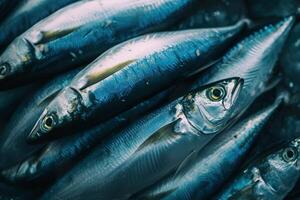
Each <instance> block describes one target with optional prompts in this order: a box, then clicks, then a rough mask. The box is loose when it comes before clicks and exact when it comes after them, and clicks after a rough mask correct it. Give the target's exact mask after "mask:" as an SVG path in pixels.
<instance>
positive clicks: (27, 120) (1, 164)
mask: <svg viewBox="0 0 300 200" xmlns="http://www.w3.org/2000/svg"><path fill="white" fill-rule="evenodd" d="M79 70H80V69H76V70H73V71H71V72H67V73H66V74H62V75H60V76H58V77H56V78H54V79H53V80H52V81H50V82H49V83H46V84H45V85H44V86H42V87H41V88H40V89H37V91H35V92H34V93H33V94H32V96H30V97H29V98H27V99H26V101H24V103H22V104H21V105H20V106H18V108H17V110H16V111H15V114H14V115H13V116H12V118H11V119H10V121H9V123H8V124H7V125H6V127H5V130H4V132H3V133H1V134H0V169H4V168H7V167H11V166H12V165H15V164H17V163H18V162H20V161H22V160H23V159H25V158H27V157H28V156H29V155H30V154H31V153H32V152H35V151H36V150H38V149H40V148H41V146H40V145H35V146H33V145H29V144H27V143H26V137H27V134H28V132H29V131H30V130H31V129H32V127H33V126H34V123H35V121H36V120H37V119H38V117H39V115H40V113H42V112H43V109H44V108H45V106H46V105H47V98H48V100H49V99H51V97H52V96H53V95H54V94H55V93H56V92H58V91H59V90H60V89H62V88H63V87H64V86H66V85H67V84H69V83H70V81H71V79H72V78H73V77H74V76H75V74H76V73H77V72H78V71H79Z"/></svg>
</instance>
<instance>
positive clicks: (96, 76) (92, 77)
mask: <svg viewBox="0 0 300 200" xmlns="http://www.w3.org/2000/svg"><path fill="white" fill-rule="evenodd" d="M135 61H136V60H127V61H124V62H122V63H118V64H116V65H114V66H110V67H101V68H100V69H99V70H98V71H96V72H94V73H92V74H89V75H88V76H87V78H86V80H87V81H86V84H84V85H83V86H82V87H81V88H80V90H84V89H86V88H88V87H90V86H91V85H94V84H95V83H98V82H99V81H101V80H103V79H105V78H107V77H108V76H110V75H112V74H114V73H115V72H117V71H119V70H121V69H123V68H124V67H126V66H128V65H130V64H131V63H133V62H135Z"/></svg>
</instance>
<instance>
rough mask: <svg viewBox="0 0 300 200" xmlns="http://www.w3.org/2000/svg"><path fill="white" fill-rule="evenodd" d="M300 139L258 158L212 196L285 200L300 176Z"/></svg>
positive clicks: (219, 197)
mask: <svg viewBox="0 0 300 200" xmlns="http://www.w3.org/2000/svg"><path fill="white" fill-rule="evenodd" d="M299 153H300V139H299V138H297V139H295V140H292V141H291V142H289V143H288V144H287V145H285V146H284V147H282V148H280V149H279V150H277V151H273V152H271V153H270V154H268V155H267V156H264V157H262V158H261V159H258V160H256V161H255V162H254V163H251V164H250V165H249V166H247V167H246V168H245V169H243V170H242V171H241V172H240V173H239V174H238V175H237V176H236V177H235V178H234V179H233V180H231V181H230V182H229V183H228V185H226V186H225V187H224V190H222V191H221V192H220V193H219V194H218V195H217V196H216V197H214V198H213V199H218V200H223V199H226V200H228V199H236V200H238V199H243V200H247V199H266V200H268V199H270V200H271V199H278V200H281V199H284V198H285V196H286V195H287V194H288V193H289V192H290V191H291V190H292V189H293V187H294V185H295V184H296V182H297V181H298V179H299V177H300V163H299V162H300V157H299V155H300V154H299Z"/></svg>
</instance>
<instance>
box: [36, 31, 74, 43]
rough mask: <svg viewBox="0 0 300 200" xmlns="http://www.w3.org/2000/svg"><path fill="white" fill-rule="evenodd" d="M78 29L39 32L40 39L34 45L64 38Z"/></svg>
mask: <svg viewBox="0 0 300 200" xmlns="http://www.w3.org/2000/svg"><path fill="white" fill-rule="evenodd" d="M79 28H80V27H72V28H69V29H63V30H57V31H41V32H40V39H39V40H37V41H36V42H35V45H37V44H42V43H47V42H50V41H53V40H56V39H58V38H61V37H64V36H66V35H69V34H70V33H72V32H74V31H75V30H77V29H79Z"/></svg>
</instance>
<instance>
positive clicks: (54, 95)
mask: <svg viewBox="0 0 300 200" xmlns="http://www.w3.org/2000/svg"><path fill="white" fill-rule="evenodd" d="M60 91H61V89H59V90H57V91H55V92H53V93H52V94H50V95H48V96H47V97H45V98H44V99H42V100H41V101H40V102H39V103H38V106H41V107H44V106H46V105H48V104H49V102H51V101H52V100H53V99H54V98H55V97H56V96H57V94H58V93H59V92H60Z"/></svg>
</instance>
